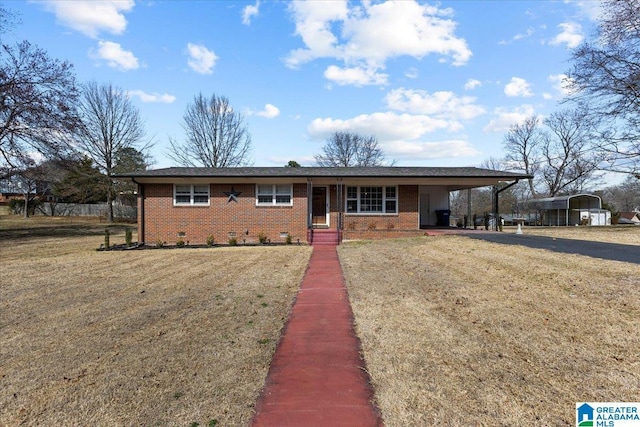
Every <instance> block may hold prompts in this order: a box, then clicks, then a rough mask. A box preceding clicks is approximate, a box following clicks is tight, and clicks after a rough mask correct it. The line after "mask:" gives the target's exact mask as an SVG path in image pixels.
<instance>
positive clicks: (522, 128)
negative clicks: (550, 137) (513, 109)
mask: <svg viewBox="0 0 640 427" xmlns="http://www.w3.org/2000/svg"><path fill="white" fill-rule="evenodd" d="M543 142H544V133H543V132H542V131H541V130H540V119H538V118H537V117H528V118H527V119H525V120H524V122H522V123H518V124H515V125H513V126H511V129H509V132H508V133H507V134H506V135H505V137H504V142H503V145H504V149H505V152H506V155H505V161H506V162H508V163H509V164H511V168H512V169H519V170H521V171H523V172H524V173H526V174H528V175H531V176H535V175H536V174H537V173H538V171H539V170H540V154H539V153H540V147H541V145H542V144H543ZM528 182H529V191H530V193H531V196H532V197H536V195H537V191H536V186H535V182H534V179H533V178H530V179H529V180H528Z"/></svg>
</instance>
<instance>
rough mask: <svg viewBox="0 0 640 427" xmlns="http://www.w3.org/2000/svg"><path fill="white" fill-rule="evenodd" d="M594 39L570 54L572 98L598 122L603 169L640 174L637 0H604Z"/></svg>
mask: <svg viewBox="0 0 640 427" xmlns="http://www.w3.org/2000/svg"><path fill="white" fill-rule="evenodd" d="M602 10H603V14H602V17H601V19H600V22H599V26H598V33H597V34H596V40H595V41H593V42H585V43H583V44H582V45H581V46H579V47H578V48H577V49H576V50H575V51H574V52H573V62H574V65H573V69H572V71H571V72H570V73H569V79H568V83H570V85H571V89H572V96H571V97H570V98H571V99H572V100H577V101H580V102H584V103H588V105H589V108H590V115H591V116H592V118H593V119H594V120H596V119H597V120H598V121H599V122H600V123H599V127H600V137H599V139H598V140H595V141H594V143H595V146H596V148H598V149H599V150H600V151H601V152H602V153H603V154H605V155H606V157H605V160H606V166H605V167H606V168H607V169H608V170H612V171H618V172H626V173H632V174H639V173H640V0H605V1H603V2H602Z"/></svg>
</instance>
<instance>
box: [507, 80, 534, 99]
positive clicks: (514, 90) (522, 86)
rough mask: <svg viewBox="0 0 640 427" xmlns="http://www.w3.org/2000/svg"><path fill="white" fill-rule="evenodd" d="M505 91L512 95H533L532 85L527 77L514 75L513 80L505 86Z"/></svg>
mask: <svg viewBox="0 0 640 427" xmlns="http://www.w3.org/2000/svg"><path fill="white" fill-rule="evenodd" d="M504 93H505V95H507V96H511V97H514V96H522V97H528V96H533V92H531V85H530V84H529V83H528V82H527V81H526V80H525V79H521V78H520V77H512V78H511V81H510V82H509V83H507V84H506V86H505V87H504Z"/></svg>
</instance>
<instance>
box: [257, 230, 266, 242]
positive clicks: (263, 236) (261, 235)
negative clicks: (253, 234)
mask: <svg viewBox="0 0 640 427" xmlns="http://www.w3.org/2000/svg"><path fill="white" fill-rule="evenodd" d="M258 241H259V242H260V243H262V244H263V245H264V244H265V243H267V235H266V234H264V232H260V234H258Z"/></svg>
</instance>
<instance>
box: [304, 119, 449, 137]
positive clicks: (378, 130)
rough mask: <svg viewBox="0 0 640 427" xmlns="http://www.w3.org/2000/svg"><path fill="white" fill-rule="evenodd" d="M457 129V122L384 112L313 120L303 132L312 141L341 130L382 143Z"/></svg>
mask: <svg viewBox="0 0 640 427" xmlns="http://www.w3.org/2000/svg"><path fill="white" fill-rule="evenodd" d="M459 128H460V125H459V123H456V122H451V121H448V120H444V119H436V118H433V117H429V116H426V115H411V114H397V113H393V112H385V113H373V114H362V115H360V116H357V117H354V118H351V119H347V120H342V119H332V118H324V119H323V118H317V119H315V120H313V121H312V122H311V124H310V125H309V126H308V129H307V130H308V131H309V135H310V136H311V137H313V138H321V139H325V138H327V137H329V136H330V135H331V134H332V133H333V132H335V131H337V130H344V131H353V132H357V133H360V134H362V135H376V137H377V138H378V140H379V141H381V142H383V141H394V140H404V139H409V140H411V139H417V138H420V137H421V136H422V135H424V134H426V133H430V132H434V131H436V130H441V129H449V130H458V129H459Z"/></svg>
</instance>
